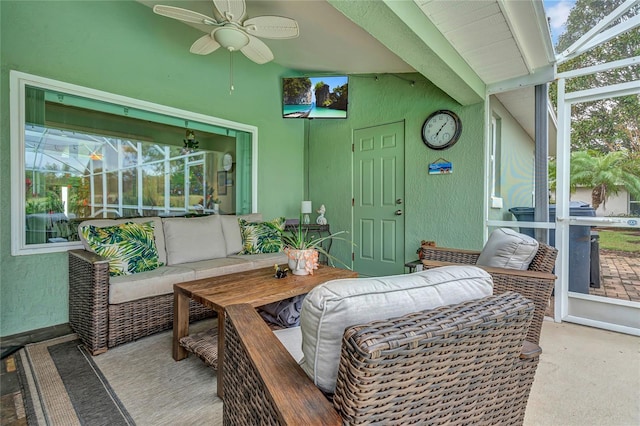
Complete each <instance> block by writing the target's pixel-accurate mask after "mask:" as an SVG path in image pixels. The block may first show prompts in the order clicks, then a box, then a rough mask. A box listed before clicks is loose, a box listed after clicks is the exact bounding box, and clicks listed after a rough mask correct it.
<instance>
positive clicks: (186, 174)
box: [183, 156, 191, 211]
mask: <svg viewBox="0 0 640 426" xmlns="http://www.w3.org/2000/svg"><path fill="white" fill-rule="evenodd" d="M183 161H184V168H183V170H184V171H183V173H184V187H183V195H184V211H189V191H190V188H191V185H190V184H191V182H189V157H188V156H185V157H184V159H183Z"/></svg>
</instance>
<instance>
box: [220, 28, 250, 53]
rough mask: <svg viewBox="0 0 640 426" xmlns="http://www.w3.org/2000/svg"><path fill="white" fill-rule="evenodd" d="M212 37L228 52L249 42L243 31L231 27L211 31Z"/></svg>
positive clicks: (238, 48)
mask: <svg viewBox="0 0 640 426" xmlns="http://www.w3.org/2000/svg"><path fill="white" fill-rule="evenodd" d="M213 38H214V39H215V40H216V41H217V42H218V43H220V46H222V47H224V48H225V49H227V50H229V51H230V52H233V51H236V50H240V49H242V48H243V47H245V46H246V45H247V44H249V37H248V36H247V35H246V34H245V33H244V32H243V31H241V30H239V29H236V28H233V27H224V28H220V29H218V30H217V31H215V32H214V33H213Z"/></svg>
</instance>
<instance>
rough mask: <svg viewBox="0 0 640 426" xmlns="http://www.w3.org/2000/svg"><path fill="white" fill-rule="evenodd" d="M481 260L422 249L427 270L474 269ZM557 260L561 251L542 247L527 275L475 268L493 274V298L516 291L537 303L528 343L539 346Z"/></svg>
mask: <svg viewBox="0 0 640 426" xmlns="http://www.w3.org/2000/svg"><path fill="white" fill-rule="evenodd" d="M478 256H480V252H479V251H470V250H460V249H451V248H442V247H427V246H423V247H422V248H421V249H420V258H421V259H422V264H423V267H424V269H433V268H437V267H439V266H446V265H453V264H460V263H464V264H471V265H475V264H476V261H477V260H478ZM557 256H558V250H557V249H556V248H555V247H551V246H549V245H547V244H545V243H539V246H538V251H537V252H536V255H535V257H534V258H533V260H532V261H531V264H530V265H529V269H528V270H526V271H521V270H517V269H504V268H491V267H485V266H480V265H475V266H478V267H480V268H482V269H484V270H485V271H487V272H488V273H489V274H491V278H492V279H493V294H501V293H504V292H505V291H515V292H518V293H520V294H522V295H523V296H525V297H526V298H528V299H530V300H532V301H533V302H534V303H535V305H536V311H535V314H534V316H533V323H532V324H531V327H530V328H529V334H528V335H527V340H528V341H530V342H532V343H535V344H539V343H540V331H541V329H542V321H543V320H544V315H545V312H546V311H547V307H548V305H549V300H550V299H551V293H552V291H553V287H554V285H555V281H556V276H555V275H554V274H552V273H551V272H552V271H553V268H554V267H555V263H556V257H557Z"/></svg>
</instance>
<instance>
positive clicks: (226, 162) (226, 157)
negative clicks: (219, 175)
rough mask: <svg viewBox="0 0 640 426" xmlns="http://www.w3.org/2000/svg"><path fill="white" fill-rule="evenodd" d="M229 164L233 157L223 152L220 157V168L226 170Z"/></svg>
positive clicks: (231, 163) (231, 162)
mask: <svg viewBox="0 0 640 426" xmlns="http://www.w3.org/2000/svg"><path fill="white" fill-rule="evenodd" d="M231 166H233V157H232V156H231V154H225V155H224V156H223V157H222V168H223V169H224V170H225V171H227V172H228V171H229V170H231Z"/></svg>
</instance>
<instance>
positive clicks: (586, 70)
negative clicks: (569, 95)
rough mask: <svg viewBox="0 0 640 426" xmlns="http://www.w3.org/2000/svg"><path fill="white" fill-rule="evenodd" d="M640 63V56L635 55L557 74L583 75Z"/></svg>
mask: <svg viewBox="0 0 640 426" xmlns="http://www.w3.org/2000/svg"><path fill="white" fill-rule="evenodd" d="M638 63H640V56H634V57H632V58H625V59H620V60H619V61H611V62H606V63H604V64H598V65H593V66H591V67H586V68H579V69H576V70H571V71H566V72H561V73H559V74H558V75H557V78H573V77H580V76H583V75H589V74H595V73H598V72H603V71H609V70H614V69H616V68H623V67H628V66H632V65H636V64H638Z"/></svg>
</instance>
